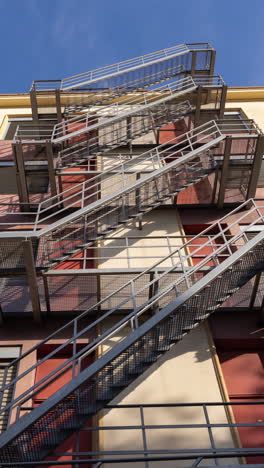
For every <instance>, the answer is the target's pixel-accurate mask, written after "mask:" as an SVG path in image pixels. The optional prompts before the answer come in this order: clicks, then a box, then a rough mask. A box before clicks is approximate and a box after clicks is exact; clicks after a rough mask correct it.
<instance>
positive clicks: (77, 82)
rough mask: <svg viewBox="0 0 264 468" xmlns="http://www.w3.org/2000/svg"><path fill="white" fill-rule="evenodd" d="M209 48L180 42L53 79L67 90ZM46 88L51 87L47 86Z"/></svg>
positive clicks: (202, 44)
mask: <svg viewBox="0 0 264 468" xmlns="http://www.w3.org/2000/svg"><path fill="white" fill-rule="evenodd" d="M210 50H211V51H212V50H214V49H213V48H212V46H211V45H210V44H208V43H199V44H180V45H177V46H173V47H169V48H167V49H162V50H159V51H157V52H152V53H150V54H145V55H143V56H140V57H136V58H133V59H129V60H125V61H123V62H118V63H115V64H112V65H107V66H105V67H101V68H97V69H95V70H91V71H88V72H84V73H80V74H78V75H73V76H71V77H69V78H64V79H62V80H55V81H58V84H59V85H60V89H61V90H62V91H68V90H71V89H74V88H79V87H81V86H87V85H88V84H91V83H95V82H97V81H101V80H103V79H106V78H110V77H113V76H117V75H120V74H124V73H127V72H130V71H133V70H137V69H140V68H145V67H146V66H150V65H152V64H157V63H160V62H165V61H167V60H168V59H171V58H173V57H177V56H180V55H185V54H188V53H190V52H194V51H196V52H199V51H200V52H204V51H210ZM43 82H45V81H44V80H37V81H34V82H33V89H39V83H43ZM49 82H51V80H49V81H46V82H45V83H49ZM46 88H47V85H44V89H43V88H41V87H40V89H43V90H46ZM48 89H52V88H50V86H48ZM53 89H54V88H53Z"/></svg>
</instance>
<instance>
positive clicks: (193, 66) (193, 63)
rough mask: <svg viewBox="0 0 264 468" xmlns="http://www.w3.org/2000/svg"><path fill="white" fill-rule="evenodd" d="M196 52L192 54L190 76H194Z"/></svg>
mask: <svg viewBox="0 0 264 468" xmlns="http://www.w3.org/2000/svg"><path fill="white" fill-rule="evenodd" d="M196 58H197V52H192V64H191V75H194V74H195V69H196Z"/></svg>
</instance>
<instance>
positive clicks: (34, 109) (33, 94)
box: [29, 89, 39, 123]
mask: <svg viewBox="0 0 264 468" xmlns="http://www.w3.org/2000/svg"><path fill="white" fill-rule="evenodd" d="M29 94H30V102H31V110H32V120H33V122H34V123H38V122H39V117H38V101H37V93H36V90H35V89H31V91H30V93H29Z"/></svg>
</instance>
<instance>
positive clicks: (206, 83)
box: [18, 75, 223, 144]
mask: <svg viewBox="0 0 264 468" xmlns="http://www.w3.org/2000/svg"><path fill="white" fill-rule="evenodd" d="M201 85H202V86H203V88H206V87H208V88H212V87H213V86H218V87H221V86H223V81H222V79H221V77H219V76H198V77H192V76H189V75H188V76H183V77H179V78H178V79H177V80H174V81H170V82H169V83H167V84H162V85H160V84H159V85H155V86H153V87H152V88H151V90H146V91H143V92H142V93H128V92H127V93H126V95H125V96H124V98H122V99H121V100H118V101H117V102H116V103H115V102H114V103H112V104H111V105H109V106H104V107H102V108H100V107H99V109H98V110H97V111H96V112H95V114H94V113H91V112H88V113H85V114H81V115H79V116H76V117H72V118H70V119H67V120H66V122H60V123H58V124H56V125H55V126H54V129H53V133H52V137H51V141H52V142H53V143H59V142H62V141H65V140H68V139H69V132H68V131H67V128H70V137H71V138H72V137H77V136H78V137H79V136H80V135H82V134H84V133H87V132H91V131H93V130H99V129H100V127H101V126H103V127H105V126H106V125H107V126H108V125H111V124H114V123H115V122H116V121H120V119H121V120H123V119H124V118H128V117H130V116H132V115H136V114H137V113H138V112H139V111H142V110H144V111H147V110H149V109H151V108H152V107H153V106H159V105H162V104H164V103H166V102H169V101H171V100H172V99H179V98H180V97H181V96H182V95H184V94H188V93H191V92H192V91H195V90H196V89H197V88H198V86H201ZM100 117H107V121H105V122H104V123H100V121H99V122H98V119H100ZM65 127H66V128H65ZM18 136H20V134H19V131H18ZM22 140H23V136H22ZM109 144H110V143H109Z"/></svg>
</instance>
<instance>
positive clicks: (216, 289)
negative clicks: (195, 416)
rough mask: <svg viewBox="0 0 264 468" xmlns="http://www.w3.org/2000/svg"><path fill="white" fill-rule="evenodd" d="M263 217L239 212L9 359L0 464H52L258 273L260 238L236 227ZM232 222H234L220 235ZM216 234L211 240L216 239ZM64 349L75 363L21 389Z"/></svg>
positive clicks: (255, 209) (249, 206)
mask: <svg viewBox="0 0 264 468" xmlns="http://www.w3.org/2000/svg"><path fill="white" fill-rule="evenodd" d="M263 209H264V207H259V206H257V205H256V204H255V202H254V200H249V201H248V202H246V203H244V204H243V205H241V206H240V207H239V208H237V209H236V210H233V211H232V212H231V213H229V214H228V215H226V216H225V217H223V218H222V219H221V220H219V221H218V222H217V223H215V224H214V225H212V226H210V227H209V228H207V229H206V230H204V231H203V232H202V233H200V234H199V235H198V236H196V237H194V238H192V240H189V241H188V242H185V243H184V244H183V245H182V246H181V247H180V248H177V249H176V250H174V251H173V252H171V253H170V254H169V255H168V256H167V257H165V258H163V259H162V260H159V261H158V262H157V263H155V264H154V265H152V267H151V268H147V269H146V270H145V271H144V272H143V273H141V274H139V275H137V276H135V277H134V278H133V279H131V280H130V281H129V282H127V283H126V284H124V285H123V286H122V287H120V288H119V289H118V290H116V291H114V292H113V293H112V294H110V295H109V296H107V297H105V298H104V299H102V300H101V301H100V302H99V303H97V304H95V305H94V306H93V307H91V308H90V309H89V310H87V311H86V312H84V313H83V314H82V315H80V316H78V317H77V318H75V319H74V320H72V321H71V322H69V323H68V324H67V325H65V326H64V327H62V328H61V329H59V330H57V331H56V332H54V333H53V334H52V335H50V336H49V337H48V338H47V339H45V340H43V341H42V342H41V343H39V344H38V345H36V346H35V347H34V348H32V349H31V350H29V351H28V352H26V353H25V354H24V355H23V356H21V357H20V358H18V359H17V360H15V361H14V362H13V363H12V364H11V366H12V365H18V364H20V366H19V369H20V373H19V374H18V376H17V377H16V378H15V379H13V380H12V382H10V383H8V384H7V385H5V386H4V387H3V388H2V390H1V392H2V393H1V394H2V395H3V394H4V392H5V391H6V390H7V389H9V388H13V389H14V388H15V389H16V392H15V394H14V398H13V401H12V403H10V404H9V405H7V406H5V407H3V409H2V410H1V412H0V415H1V414H4V413H5V414H6V413H7V412H8V414H9V421H10V422H11V425H10V426H9V428H8V429H7V431H6V432H5V433H4V434H3V435H1V437H0V447H1V450H0V463H1V464H5V463H12V464H13V465H12V466H13V467H18V466H19V463H23V462H27V461H29V462H30V461H38V460H41V459H43V458H44V457H46V456H48V455H49V454H50V453H51V452H52V451H53V449H54V448H55V447H56V446H58V445H59V444H60V443H61V442H63V441H64V440H65V439H66V438H68V437H69V436H70V435H71V434H72V433H73V432H74V431H76V430H77V429H78V428H80V427H81V426H82V425H83V424H84V423H85V422H86V421H87V420H88V419H89V418H90V417H91V416H92V415H94V414H95V413H96V412H98V411H99V410H100V409H102V408H103V407H104V406H105V405H106V404H107V403H108V402H109V401H111V400H112V399H113V398H114V397H115V396H117V395H118V394H119V393H120V392H121V391H122V390H123V389H124V388H126V387H127V386H128V385H129V384H130V383H131V382H133V381H134V380H135V379H136V378H137V377H138V376H139V375H141V374H142V373H143V372H144V371H145V370H146V369H147V368H149V366H151V364H152V363H154V362H155V361H156V360H157V359H158V358H159V357H160V356H161V355H163V354H164V353H166V351H168V350H169V349H170V347H171V346H172V345H173V344H175V343H177V342H178V341H179V340H181V339H182V338H183V337H184V335H186V334H187V333H188V332H190V331H191V330H192V329H194V328H195V327H196V326H197V325H198V324H199V323H201V322H202V321H203V320H205V319H206V318H207V317H208V316H209V315H210V314H212V313H213V312H214V311H215V310H216V309H217V308H218V307H219V305H221V304H222V303H223V302H224V301H225V300H226V299H227V298H228V297H229V296H230V295H232V294H233V293H234V292H235V291H237V290H238V289H239V288H241V287H242V286H243V285H244V284H245V283H247V282H248V281H249V280H250V279H251V278H253V277H254V276H255V275H256V274H257V273H258V272H260V271H262V270H263V268H264V232H263V231H262V232H260V233H259V234H256V236H255V237H253V238H251V239H250V240H249V239H248V237H247V234H246V228H245V227H242V225H243V224H247V223H248V226H247V229H248V228H250V227H252V226H257V225H258V224H263V221H264V217H263V214H262V213H263ZM230 215H231V216H232V218H231V219H232V220H233V221H232V222H231V224H230V223H229V225H228V227H224V226H226V225H227V218H228V217H229V216H230ZM229 219H230V218H229ZM212 232H216V234H214V235H213V236H212V235H211V234H212ZM207 234H210V239H209V240H208V241H207V242H206V243H205V244H202V245H200V246H199V247H197V248H196V249H195V250H194V251H193V252H192V253H190V252H189V247H190V245H191V242H192V241H195V239H196V238H197V237H199V236H200V235H203V236H204V235H205V236H206V235H207ZM205 247H206V248H208V250H209V252H210V253H209V254H208V256H207V257H205V258H204V256H203V258H202V260H201V261H200V262H199V263H197V264H196V265H192V255H199V251H204V248H205ZM167 259H171V261H172V265H173V266H172V267H170V268H166V269H164V268H163V267H162V264H163V262H164V261H165V260H167ZM98 311H100V314H99V315H98ZM120 313H121V315H120ZM94 314H95V316H96V319H95V320H94V321H93V318H94ZM98 329H100V330H101V331H100V334H99V335H98ZM62 331H64V332H65V331H67V333H68V336H70V338H69V339H67V340H66V341H65V342H63V343H62V344H60V345H59V346H58V347H57V349H56V350H54V349H53V350H52V351H51V352H50V353H49V354H48V356H46V357H45V358H43V359H41V360H40V361H39V362H38V363H37V364H34V365H32V366H29V367H26V368H27V370H25V371H23V370H22V369H23V363H24V362H25V360H27V362H30V357H31V356H33V355H35V354H34V353H35V352H36V351H37V349H38V347H40V346H42V345H43V344H48V343H52V342H53V343H54V340H56V339H57V338H59V337H60V336H61V333H62ZM80 338H84V345H83V346H82V347H81V349H80V347H79V348H77V340H78V339H80ZM69 346H72V356H71V357H70V358H69V359H68V360H67V361H66V362H64V363H63V364H61V365H59V366H58V367H57V368H56V369H54V370H53V371H52V372H51V373H50V374H49V375H46V376H45V377H44V378H43V379H41V381H40V382H38V383H37V384H35V385H32V384H29V385H28V386H26V390H24V389H25V385H26V382H31V376H32V375H33V373H34V372H35V371H36V368H37V367H38V366H40V365H41V364H42V363H43V361H44V360H46V359H49V358H51V357H56V355H57V353H58V354H59V353H61V351H62V350H63V349H64V348H65V347H69ZM96 351H97V352H98V353H97V354H96ZM95 355H96V356H97V359H95V360H94V362H93V363H92V364H91V365H89V366H88V367H87V365H85V360H86V359H87V357H88V356H95ZM9 367H10V366H8V368H9ZM24 368H25V367H24ZM68 371H71V372H72V379H71V381H70V382H69V383H67V384H65V385H64V386H63V387H62V388H61V389H60V391H58V392H56V393H54V394H53V395H52V396H51V397H50V398H48V399H47V400H46V401H45V402H43V403H41V404H40V405H39V406H38V407H34V405H33V406H32V400H33V401H34V399H35V398H37V396H38V394H39V393H40V392H41V391H42V390H43V389H44V388H46V387H47V386H48V385H51V384H52V383H53V382H55V381H57V380H58V379H60V378H61V376H63V375H64V374H65V373H66V372H68Z"/></svg>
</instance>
